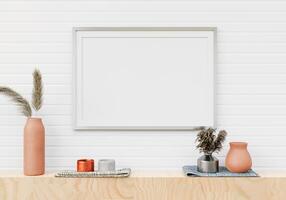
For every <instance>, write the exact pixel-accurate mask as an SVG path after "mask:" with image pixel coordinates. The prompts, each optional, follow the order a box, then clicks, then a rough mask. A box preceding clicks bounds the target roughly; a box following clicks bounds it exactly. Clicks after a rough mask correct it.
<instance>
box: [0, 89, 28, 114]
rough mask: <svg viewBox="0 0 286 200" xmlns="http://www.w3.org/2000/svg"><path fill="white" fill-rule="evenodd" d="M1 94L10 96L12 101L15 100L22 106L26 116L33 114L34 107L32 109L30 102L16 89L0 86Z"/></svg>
mask: <svg viewBox="0 0 286 200" xmlns="http://www.w3.org/2000/svg"><path fill="white" fill-rule="evenodd" d="M0 94H3V95H5V96H8V97H10V98H11V99H12V101H14V102H15V103H16V104H17V105H18V106H19V107H20V109H21V112H22V113H23V114H24V115H25V116H26V117H31V116H32V109H31V106H30V104H29V102H28V101H27V100H26V99H25V98H24V97H22V96H21V95H20V94H19V93H17V92H16V91H14V90H12V89H11V88H9V87H2V86H0Z"/></svg>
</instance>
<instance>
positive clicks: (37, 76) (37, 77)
mask: <svg viewBox="0 0 286 200" xmlns="http://www.w3.org/2000/svg"><path fill="white" fill-rule="evenodd" d="M33 84H34V89H33V94H32V106H33V108H34V109H35V111H38V110H40V109H41V107H42V103H43V83H42V75H41V72H40V71H39V70H38V69H35V71H34V73H33Z"/></svg>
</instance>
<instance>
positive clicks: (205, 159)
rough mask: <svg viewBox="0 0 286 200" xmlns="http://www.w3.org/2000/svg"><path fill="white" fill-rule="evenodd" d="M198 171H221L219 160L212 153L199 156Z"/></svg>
mask: <svg viewBox="0 0 286 200" xmlns="http://www.w3.org/2000/svg"><path fill="white" fill-rule="evenodd" d="M197 165H198V171H199V172H203V173H215V172H218V171H219V161H218V159H217V158H216V157H214V156H212V155H211V154H205V155H203V156H201V157H199V158H198V162H197Z"/></svg>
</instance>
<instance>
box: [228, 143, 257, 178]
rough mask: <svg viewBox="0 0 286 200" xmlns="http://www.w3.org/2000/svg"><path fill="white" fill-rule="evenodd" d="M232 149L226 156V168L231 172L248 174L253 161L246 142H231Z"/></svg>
mask: <svg viewBox="0 0 286 200" xmlns="http://www.w3.org/2000/svg"><path fill="white" fill-rule="evenodd" d="M229 144H230V149H229V151H228V153H227V155H226V159H225V166H226V168H227V169H228V170H229V171H231V172H236V173H243V172H247V171H248V170H249V169H250V168H251V166H252V161H251V157H250V154H249V152H248V150H247V143H246V142H230V143H229Z"/></svg>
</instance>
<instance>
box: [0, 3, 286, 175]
mask: <svg viewBox="0 0 286 200" xmlns="http://www.w3.org/2000/svg"><path fill="white" fill-rule="evenodd" d="M73 26H216V27H217V28H218V45H217V47H218V64H217V83H216V86H217V95H216V100H217V105H216V106H217V124H218V126H219V127H223V128H225V129H226V130H228V131H229V133H230V135H229V137H228V140H229V141H230V140H232V141H247V142H249V150H250V152H251V154H252V157H253V161H254V167H255V168H285V167H286V154H285V151H286V2H285V1H273V0H265V1H258V0H257V1H242V0H232V1H217V0H214V1H195V0H194V1H79V0H78V1H76V0H74V1H68V0H66V1H48V0H46V1H41V0H38V1H11V0H10V1H8V0H6V1H5V0H2V1H0V84H1V85H2V84H3V85H9V86H11V87H13V88H15V89H17V90H18V91H19V92H21V93H22V94H24V95H25V96H26V97H29V96H30V94H31V88H32V85H31V83H32V79H31V73H32V71H33V69H34V67H35V66H36V65H39V66H40V69H41V71H42V72H43V76H44V82H45V104H44V107H43V109H42V113H41V114H42V115H43V117H44V121H45V126H46V139H47V142H46V151H47V153H46V156H47V157H46V160H47V168H49V169H52V168H57V169H61V168H71V167H74V163H75V160H76V159H77V158H80V157H93V158H96V159H99V158H103V157H104V158H115V159H116V160H117V163H118V165H119V166H120V167H132V168H137V169H139V168H140V169H142V168H144V169H153V168H178V169H179V168H180V167H181V166H182V165H184V164H191V163H195V161H196V158H197V157H198V152H197V151H196V150H195V147H194V140H195V134H194V133H189V132H133V131H128V132H123V131H121V132H115V131H113V132H87V131H85V132H75V131H73V130H72V124H71V123H72V122H71V114H72V108H71V100H72V99H71V91H72V90H71V89H72V88H71V76H72V74H71V73H72V67H71V61H72V55H71V49H72V39H71V38H72V37H71V28H72V27H73ZM24 123H25V118H24V117H22V116H20V115H19V114H18V112H17V109H16V108H15V106H12V105H11V103H10V102H9V101H8V100H7V99H6V98H4V97H0V169H4V168H10V169H11V168H21V166H22V139H23V138H22V132H23V131H22V130H23V126H24ZM226 151H227V148H225V149H224V151H223V152H222V153H221V154H220V156H219V157H220V158H221V159H223V157H224V156H225V154H226Z"/></svg>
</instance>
